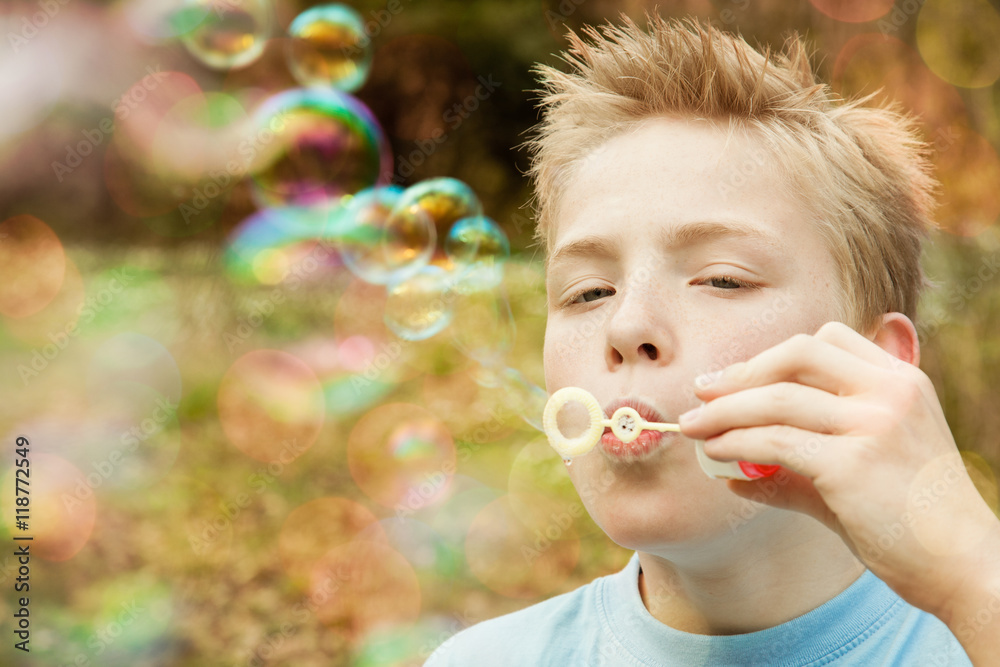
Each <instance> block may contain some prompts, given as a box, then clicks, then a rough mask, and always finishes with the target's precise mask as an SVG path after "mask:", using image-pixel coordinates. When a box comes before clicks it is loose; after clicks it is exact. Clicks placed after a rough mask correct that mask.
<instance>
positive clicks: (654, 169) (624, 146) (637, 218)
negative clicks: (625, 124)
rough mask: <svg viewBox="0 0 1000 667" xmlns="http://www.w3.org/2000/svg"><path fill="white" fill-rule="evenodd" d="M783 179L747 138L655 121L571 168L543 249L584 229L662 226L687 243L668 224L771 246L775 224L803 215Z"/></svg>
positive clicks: (700, 125)
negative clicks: (728, 231) (728, 230)
mask: <svg viewBox="0 0 1000 667" xmlns="http://www.w3.org/2000/svg"><path fill="white" fill-rule="evenodd" d="M786 186H787V182H786V181H785V179H784V177H783V175H782V174H780V173H779V171H778V170H777V169H776V168H775V167H774V166H773V160H771V159H770V158H769V157H767V155H766V153H765V151H764V148H763V146H762V144H761V142H759V140H757V139H755V138H754V137H752V136H748V135H747V133H745V132H742V131H732V130H730V129H728V128H726V127H724V126H720V125H719V124H717V123H714V122H713V123H710V122H707V121H696V120H683V119H672V118H657V119H651V120H649V121H645V122H643V123H641V124H639V125H637V126H636V127H635V128H632V129H630V130H629V131H626V132H623V133H621V134H619V135H616V136H614V137H612V138H611V139H609V140H607V141H606V142H605V143H604V144H603V145H602V146H600V147H598V148H597V149H595V150H593V151H591V153H590V154H588V156H587V157H586V158H584V159H582V160H581V161H580V163H579V164H578V165H577V166H576V168H575V169H573V174H572V176H571V177H570V178H569V179H567V184H566V187H565V189H564V191H563V192H562V193H561V195H560V201H559V203H558V206H557V208H556V210H555V215H553V216H552V228H551V229H550V233H549V242H548V250H549V257H550V261H551V258H553V257H555V256H556V255H558V254H559V253H560V251H561V246H563V245H565V244H566V242H567V241H568V242H571V243H572V242H573V239H574V237H577V236H579V235H582V234H587V233H588V232H592V231H598V230H603V231H604V232H605V233H607V232H609V231H612V230H614V229H629V228H633V229H634V228H635V226H636V225H637V224H643V225H655V226H659V227H663V228H665V229H663V230H659V231H657V232H656V233H657V235H658V236H663V237H665V238H667V237H672V240H673V241H678V240H685V238H686V236H685V234H684V233H679V232H678V231H677V230H676V229H673V228H674V227H679V226H683V227H687V228H689V229H688V232H692V231H697V232H698V233H701V234H703V235H704V234H706V233H711V234H714V235H715V236H721V235H722V234H723V233H724V232H725V229H723V227H726V226H728V227H731V228H732V232H733V234H736V235H743V236H746V237H748V238H750V237H757V240H761V241H767V240H768V239H767V237H768V236H770V237H774V238H772V239H771V240H770V243H771V245H774V244H775V243H776V242H777V241H778V240H780V237H781V232H782V230H781V229H780V226H781V225H780V224H777V223H778V222H779V221H780V220H782V219H785V218H788V217H795V218H807V217H810V213H809V211H808V210H807V207H806V206H805V205H804V203H803V202H801V200H800V199H799V198H798V197H790V196H789V194H788V193H789V191H790V188H788V187H786Z"/></svg>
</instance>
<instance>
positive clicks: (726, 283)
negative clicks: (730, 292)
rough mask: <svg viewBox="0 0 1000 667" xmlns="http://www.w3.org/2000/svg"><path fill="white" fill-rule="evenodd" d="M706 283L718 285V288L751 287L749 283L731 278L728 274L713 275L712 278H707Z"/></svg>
mask: <svg viewBox="0 0 1000 667" xmlns="http://www.w3.org/2000/svg"><path fill="white" fill-rule="evenodd" d="M708 283H709V284H710V285H711V286H712V287H718V288H719V289H737V288H739V287H752V285H750V283H746V282H743V281H742V280H738V279H736V278H731V277H729V276H715V277H714V278H709V279H708Z"/></svg>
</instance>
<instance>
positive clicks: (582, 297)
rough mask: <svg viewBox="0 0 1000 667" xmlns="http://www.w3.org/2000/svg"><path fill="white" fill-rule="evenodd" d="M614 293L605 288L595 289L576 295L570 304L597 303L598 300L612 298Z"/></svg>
mask: <svg viewBox="0 0 1000 667" xmlns="http://www.w3.org/2000/svg"><path fill="white" fill-rule="evenodd" d="M614 293H615V291H614V290H613V289H608V288H607V287H595V288H593V289H589V290H587V291H585V292H580V293H579V294H577V295H576V296H575V297H573V299H572V300H571V301H570V303H585V302H590V301H597V300H598V299H603V298H605V297H608V296H614Z"/></svg>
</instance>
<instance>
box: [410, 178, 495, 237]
mask: <svg viewBox="0 0 1000 667" xmlns="http://www.w3.org/2000/svg"><path fill="white" fill-rule="evenodd" d="M396 214H397V215H403V216H424V215H427V216H430V219H431V221H432V222H433V223H434V227H435V229H436V230H437V233H438V235H439V236H442V237H443V236H445V233H446V231H447V230H448V228H450V227H451V226H452V225H453V224H454V223H455V222H457V221H459V220H461V219H463V218H471V217H475V216H479V215H482V214H483V205H482V204H481V203H480V202H479V198H478V197H476V193H475V192H473V191H472V188H470V187H469V186H468V185H466V184H465V183H463V182H462V181H460V180H458V179H455V178H431V179H428V180H426V181H420V182H419V183H416V184H414V185H411V186H410V187H408V188H407V189H406V192H404V193H403V196H402V198H401V199H400V201H399V205H398V210H397V213H396Z"/></svg>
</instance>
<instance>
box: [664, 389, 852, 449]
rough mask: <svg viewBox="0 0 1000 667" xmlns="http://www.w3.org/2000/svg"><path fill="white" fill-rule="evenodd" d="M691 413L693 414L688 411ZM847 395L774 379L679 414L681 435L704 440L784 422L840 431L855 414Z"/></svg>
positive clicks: (815, 430)
mask: <svg viewBox="0 0 1000 667" xmlns="http://www.w3.org/2000/svg"><path fill="white" fill-rule="evenodd" d="M692 413H694V414H692ZM858 413H859V411H858V410H857V409H856V407H855V406H854V405H853V402H852V401H850V399H848V401H845V400H843V399H840V398H838V397H837V396H834V395H833V394H830V393H828V392H826V391H823V390H821V389H816V388H815V387H809V386H806V385H803V384H796V383H794V382H777V383H775V384H769V385H765V386H763V387H751V388H749V389H744V390H743V391H739V392H736V393H733V394H727V395H724V396H720V397H718V398H716V399H715V400H713V401H711V402H709V403H706V404H705V405H703V406H702V407H701V409H700V410H697V412H695V411H692V412H688V413H686V414H685V415H681V419H680V424H681V430H682V432H683V433H684V435H686V436H688V437H689V438H695V439H697V440H704V439H706V438H709V437H711V436H713V435H716V434H718V433H723V432H725V431H728V430H729V429H733V428H745V427H750V426H768V425H776V424H786V425H788V426H794V427H796V428H800V429H803V430H806V431H814V432H817V433H843V432H846V430H845V429H849V428H850V425H851V423H853V422H854V421H856V419H857V418H858Z"/></svg>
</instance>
